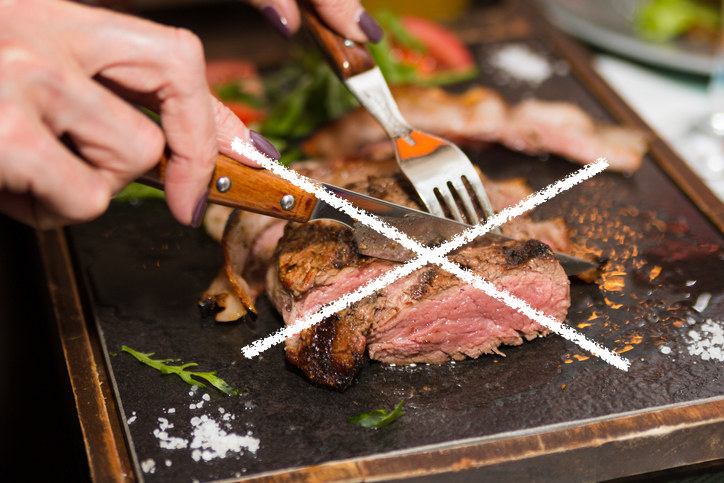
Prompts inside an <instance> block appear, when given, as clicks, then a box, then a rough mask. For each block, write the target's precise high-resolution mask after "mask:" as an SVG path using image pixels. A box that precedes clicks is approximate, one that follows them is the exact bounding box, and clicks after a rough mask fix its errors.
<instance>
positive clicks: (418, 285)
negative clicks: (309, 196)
mask: <svg viewBox="0 0 724 483" xmlns="http://www.w3.org/2000/svg"><path fill="white" fill-rule="evenodd" d="M365 187H366V188H367V189H363V188H365ZM353 188H354V189H355V190H356V191H360V192H365V193H366V194H373V195H374V196H378V197H380V198H383V199H387V200H388V201H393V202H398V203H399V202H402V201H406V202H407V204H408V205H414V202H412V201H411V200H410V198H409V197H408V198H407V199H406V200H405V199H401V194H402V193H403V192H404V190H403V189H402V188H401V184H400V183H399V181H398V180H397V179H396V178H389V177H381V178H374V179H370V181H369V182H367V183H362V182H360V183H356V184H355V185H354V186H353ZM450 259H451V260H452V261H453V262H454V263H456V264H458V265H459V266H461V267H463V268H466V269H469V270H471V271H472V272H474V273H476V274H478V275H479V276H481V277H483V278H485V279H486V280H488V281H489V282H491V283H493V284H494V285H495V286H496V287H498V288H500V289H503V290H506V291H508V292H509V293H511V294H513V295H515V296H517V297H518V298H521V299H523V300H525V301H526V302H527V303H528V304H529V305H531V306H532V307H534V308H536V309H538V310H540V311H542V312H543V313H545V314H547V315H549V316H550V317H553V318H555V319H556V320H559V321H562V320H563V319H564V318H565V316H566V313H567V311H568V307H569V305H570V296H569V281H568V278H567V276H566V274H565V272H564V271H563V268H562V267H561V266H560V264H559V263H558V261H557V260H556V258H555V257H554V255H553V253H552V251H551V249H550V248H549V247H548V246H547V245H546V244H544V243H542V242H540V241H536V240H527V241H510V242H506V243H504V244H495V245H490V244H487V245H480V246H475V245H472V246H471V245H468V246H466V247H464V248H462V249H460V250H459V251H457V252H456V253H454V254H452V255H451V256H450ZM397 265H398V264H397V263H395V262H390V261H385V260H379V259H375V258H370V257H365V256H363V255H360V254H359V253H358V251H357V247H356V244H355V242H354V238H353V236H352V231H351V230H350V229H348V228H346V227H344V226H342V225H339V224H336V223H332V222H315V223H307V224H297V223H288V224H287V225H286V227H285V231H284V235H283V236H282V237H281V239H279V241H278V244H277V248H276V252H275V255H274V258H273V260H272V262H271V264H270V266H269V270H268V272H267V278H266V291H267V292H266V293H267V295H268V296H269V298H270V300H271V301H272V302H273V304H274V305H275V306H276V308H277V309H278V310H279V312H280V313H281V315H282V317H283V319H284V322H285V323H286V324H287V325H289V324H292V323H294V322H295V321H297V320H299V319H300V318H302V317H304V316H305V315H308V314H311V313H313V312H315V311H316V310H318V309H319V308H320V307H321V306H323V305H325V304H327V303H330V302H333V301H334V300H336V299H338V298H339V297H341V296H343V295H345V294H347V293H349V292H352V291H354V290H356V289H357V288H359V287H360V286H362V285H364V284H365V283H367V282H369V281H371V280H372V279H374V278H377V277H378V276H380V275H382V274H384V273H385V272H386V271H388V270H391V269H393V268H394V267H395V266H397ZM547 333H548V329H546V328H545V327H543V326H541V325H539V324H538V323H537V322H534V321H533V320H531V319H528V318H527V317H525V316H523V315H521V314H520V313H518V312H517V311H515V310H514V309H512V308H510V307H508V306H507V305H505V304H504V303H502V302H500V301H497V300H495V299H493V298H492V297H490V296H488V295H487V294H485V293H484V292H482V291H480V290H478V289H476V288H474V287H472V286H470V285H468V284H466V283H463V282H462V281H460V280H459V279H458V278H457V277H455V276H453V275H451V274H449V273H447V272H445V271H444V270H442V269H440V268H438V267H437V266H426V267H423V268H420V269H418V270H417V271H415V272H413V273H412V274H410V275H408V276H406V277H403V278H401V279H399V280H397V281H396V282H394V283H392V284H391V285H389V286H387V287H385V288H384V289H382V290H380V291H378V292H377V293H375V294H374V295H371V296H369V297H367V298H365V299H363V300H361V301H359V302H357V303H355V304H353V305H351V306H350V307H348V308H347V309H346V310H343V311H341V312H338V313H337V314H335V315H334V316H332V317H329V318H327V319H325V320H324V321H322V322H321V323H319V324H317V325H316V326H314V327H311V328H309V329H306V330H304V331H302V332H301V333H300V334H299V335H297V336H295V337H292V338H290V339H288V340H287V341H286V355H287V359H288V360H289V361H290V362H292V363H293V364H294V365H296V366H298V367H299V368H300V369H301V370H302V371H303V372H304V374H305V375H306V376H307V377H309V379H311V380H312V381H314V382H316V383H319V384H322V385H326V386H331V387H334V388H336V389H344V388H346V387H347V386H349V384H350V383H351V382H352V380H353V379H354V376H355V375H356V373H357V372H358V371H359V369H360V367H361V366H362V363H363V360H364V354H365V350H367V351H368V353H369V356H370V358H371V359H374V360H379V361H381V362H383V363H386V364H408V363H433V364H440V363H443V362H446V361H449V360H461V359H463V358H465V357H478V356H480V355H481V354H484V353H500V352H499V349H498V347H499V346H500V345H501V344H507V345H518V344H521V343H522V342H523V340H530V339H532V338H534V337H537V336H538V335H545V334H547Z"/></svg>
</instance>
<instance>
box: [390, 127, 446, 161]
mask: <svg viewBox="0 0 724 483" xmlns="http://www.w3.org/2000/svg"><path fill="white" fill-rule="evenodd" d="M408 136H409V137H410V138H411V139H412V140H413V141H414V143H415V144H408V143H407V141H405V138H407V137H408ZM408 136H402V137H399V138H397V141H396V142H397V151H398V152H399V153H400V158H402V159H409V158H417V157H420V156H425V155H427V154H430V153H432V152H434V151H435V150H436V149H437V148H439V147H440V146H444V145H445V143H444V142H443V141H440V140H439V139H437V138H434V137H432V136H427V135H425V134H422V133H421V132H419V131H412V132H410V134H409V135H408Z"/></svg>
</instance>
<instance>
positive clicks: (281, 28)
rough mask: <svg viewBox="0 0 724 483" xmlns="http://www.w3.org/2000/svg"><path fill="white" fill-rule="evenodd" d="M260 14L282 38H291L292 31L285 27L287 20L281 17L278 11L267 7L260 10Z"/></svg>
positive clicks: (269, 6)
mask: <svg viewBox="0 0 724 483" xmlns="http://www.w3.org/2000/svg"><path fill="white" fill-rule="evenodd" d="M261 13H262V15H264V17H266V19H267V21H268V22H269V23H270V24H272V25H273V26H274V28H275V29H277V31H278V32H279V33H280V34H282V36H284V38H287V39H288V38H289V37H291V36H292V31H291V30H289V26H288V25H287V19H286V18H284V17H282V14H280V13H279V10H277V9H276V8H274V7H273V6H271V5H267V6H266V7H264V8H262V9H261Z"/></svg>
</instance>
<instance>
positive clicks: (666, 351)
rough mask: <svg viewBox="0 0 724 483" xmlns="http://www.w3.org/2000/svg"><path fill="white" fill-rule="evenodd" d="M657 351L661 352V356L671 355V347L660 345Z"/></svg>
mask: <svg viewBox="0 0 724 483" xmlns="http://www.w3.org/2000/svg"><path fill="white" fill-rule="evenodd" d="M659 350H660V351H661V353H662V354H671V347H667V346H665V345H662V346H661V347H659Z"/></svg>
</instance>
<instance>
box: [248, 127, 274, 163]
mask: <svg viewBox="0 0 724 483" xmlns="http://www.w3.org/2000/svg"><path fill="white" fill-rule="evenodd" d="M249 138H250V139H251V143H252V144H253V145H254V147H255V148H256V149H257V150H258V151H259V152H260V153H262V154H263V155H264V156H266V157H267V158H271V159H273V160H274V161H278V160H279V158H280V155H279V150H277V148H275V147H274V145H273V144H272V143H271V141H269V140H268V139H267V138H265V137H264V136H262V135H261V134H259V133H258V132H256V131H254V130H251V129H250V130H249Z"/></svg>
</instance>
